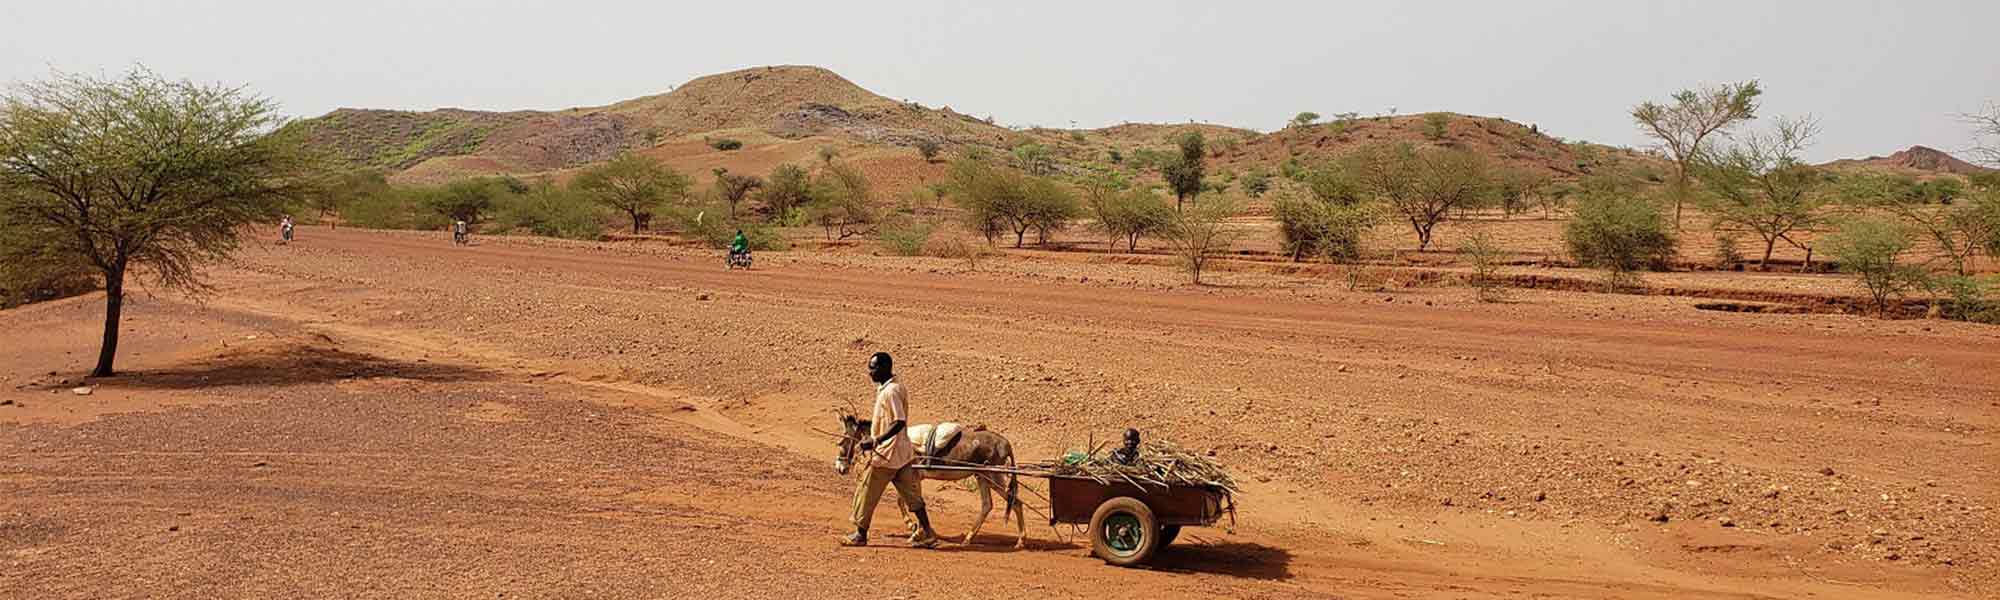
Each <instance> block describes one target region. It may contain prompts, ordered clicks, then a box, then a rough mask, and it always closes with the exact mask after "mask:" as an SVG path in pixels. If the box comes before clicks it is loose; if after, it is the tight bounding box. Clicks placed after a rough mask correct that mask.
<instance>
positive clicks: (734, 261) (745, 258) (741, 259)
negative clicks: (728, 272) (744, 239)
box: [729, 252, 750, 270]
mask: <svg viewBox="0 0 2000 600" xmlns="http://www.w3.org/2000/svg"><path fill="white" fill-rule="evenodd" d="M729 268H730V269H732V270H733V269H749V268H750V253H749V252H743V253H736V252H731V253H729Z"/></svg>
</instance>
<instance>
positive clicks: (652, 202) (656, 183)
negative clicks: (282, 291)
mask: <svg viewBox="0 0 2000 600" xmlns="http://www.w3.org/2000/svg"><path fill="white" fill-rule="evenodd" d="M692 185H693V182H691V181H689V180H688V178H687V176H686V175H682V174H680V172H678V171H675V170H674V169H673V168H672V167H668V166H667V165H666V164H664V163H661V162H660V161H659V160H656V159H653V158H651V157H648V156H645V155H641V154H633V153H629V152H628V153H623V154H619V155H618V156H617V157H616V158H613V159H611V160H610V161H609V162H606V163H604V164H601V165H598V166H595V167H591V168H589V169H586V170H584V172H582V173H580V174H578V175H577V176H576V179H575V180H574V181H571V182H570V187H572V188H575V189H576V190H578V191H581V192H583V193H584V194H585V195H587V196H589V197H590V199H591V200H593V201H596V202H597V203H598V204H603V205H605V206H609V207H611V208H614V209H617V210H619V211H622V212H624V213H625V214H626V216H629V217H631V218H632V233H634V234H637V233H639V230H640V229H642V228H644V227H645V221H646V220H648V217H651V216H652V212H653V210H654V209H657V208H659V206H660V205H661V204H664V203H667V202H671V201H675V200H680V199H683V198H686V197H687V194H688V188H689V187H690V186H692Z"/></svg>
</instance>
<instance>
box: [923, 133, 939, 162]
mask: <svg viewBox="0 0 2000 600" xmlns="http://www.w3.org/2000/svg"><path fill="white" fill-rule="evenodd" d="M943 149H944V146H943V145H942V144H939V143H938V141H937V140H934V139H930V138H924V139H920V140H917V154H919V155H922V156H923V157H924V162H936V161H937V157H938V152H939V151H942V150H943Z"/></svg>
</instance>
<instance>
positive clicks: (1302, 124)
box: [1288, 111, 1319, 129]
mask: <svg viewBox="0 0 2000 600" xmlns="http://www.w3.org/2000/svg"><path fill="white" fill-rule="evenodd" d="M1318 122H1319V113H1316V112H1312V111H1305V112H1302V113H1299V114H1297V115H1294V116H1293V117H1292V121H1291V123H1289V124H1288V125H1289V126H1290V127H1293V128H1298V129H1304V128H1307V127H1311V126H1312V125H1313V124H1314V123H1318Z"/></svg>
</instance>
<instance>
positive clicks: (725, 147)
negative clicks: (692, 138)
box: [708, 138, 743, 152]
mask: <svg viewBox="0 0 2000 600" xmlns="http://www.w3.org/2000/svg"><path fill="white" fill-rule="evenodd" d="M708 147H710V148H714V149H716V150H721V151H723V152H728V151H731V150H740V149H742V148H743V140H738V139H734V138H715V139H713V140H709V141H708Z"/></svg>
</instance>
